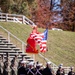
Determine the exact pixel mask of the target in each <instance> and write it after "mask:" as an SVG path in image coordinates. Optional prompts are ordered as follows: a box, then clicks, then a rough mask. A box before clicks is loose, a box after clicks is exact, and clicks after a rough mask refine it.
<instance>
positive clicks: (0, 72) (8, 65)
mask: <svg viewBox="0 0 75 75" xmlns="http://www.w3.org/2000/svg"><path fill="white" fill-rule="evenodd" d="M0 75H65V72H64V69H63V68H62V65H60V66H59V68H58V70H57V71H56V73H55V72H54V71H53V69H52V67H51V62H47V63H46V67H45V68H44V67H43V65H42V64H39V63H38V62H37V63H36V64H35V63H34V62H30V63H28V62H27V61H26V60H25V58H22V60H20V61H19V60H18V58H17V56H15V57H14V58H13V59H12V60H11V61H10V58H9V56H7V58H6V60H5V61H4V58H3V56H2V57H1V59H0ZM68 75H75V73H74V72H73V68H71V71H70V72H69V73H68Z"/></svg>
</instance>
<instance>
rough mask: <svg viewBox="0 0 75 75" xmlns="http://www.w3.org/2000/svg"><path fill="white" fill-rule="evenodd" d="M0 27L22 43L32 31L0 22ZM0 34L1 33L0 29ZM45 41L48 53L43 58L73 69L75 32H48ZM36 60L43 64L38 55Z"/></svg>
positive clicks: (39, 29)
mask: <svg viewBox="0 0 75 75" xmlns="http://www.w3.org/2000/svg"><path fill="white" fill-rule="evenodd" d="M0 25H1V26H3V27H4V28H6V29H7V30H8V31H10V32H11V33H12V34H14V35H15V36H17V37H18V38H19V39H21V40H22V41H24V42H26V40H27V38H28V36H29V34H30V33H31V31H32V28H31V27H30V26H29V25H23V24H18V23H12V22H11V23H7V22H0ZM38 31H40V32H43V31H44V29H41V28H38ZM0 32H1V33H2V32H3V31H2V30H1V29H0ZM47 41H48V42H47V46H48V51H47V52H46V53H45V57H47V58H48V59H49V60H51V61H52V62H54V63H55V64H56V65H59V64H60V63H63V64H64V66H74V67H75V32H69V31H52V30H49V32H48V40H47ZM42 54H43V53H42ZM43 55H44V54H43ZM36 60H38V61H41V62H44V60H43V59H42V58H41V57H39V55H36Z"/></svg>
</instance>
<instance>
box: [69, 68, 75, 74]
mask: <svg viewBox="0 0 75 75" xmlns="http://www.w3.org/2000/svg"><path fill="white" fill-rule="evenodd" d="M70 69H71V71H69V73H68V75H75V72H74V67H71V68H70Z"/></svg>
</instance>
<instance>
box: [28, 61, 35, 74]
mask: <svg viewBox="0 0 75 75" xmlns="http://www.w3.org/2000/svg"><path fill="white" fill-rule="evenodd" d="M33 66H34V62H30V63H29V65H28V69H27V75H35V72H34V67H33Z"/></svg>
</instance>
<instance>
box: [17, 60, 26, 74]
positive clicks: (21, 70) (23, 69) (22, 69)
mask: <svg viewBox="0 0 75 75" xmlns="http://www.w3.org/2000/svg"><path fill="white" fill-rule="evenodd" d="M17 75H27V70H26V61H21V66H20V67H19V68H18V73H17Z"/></svg>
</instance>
